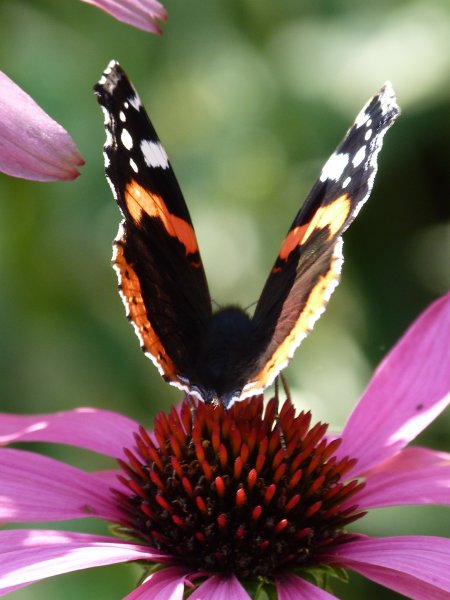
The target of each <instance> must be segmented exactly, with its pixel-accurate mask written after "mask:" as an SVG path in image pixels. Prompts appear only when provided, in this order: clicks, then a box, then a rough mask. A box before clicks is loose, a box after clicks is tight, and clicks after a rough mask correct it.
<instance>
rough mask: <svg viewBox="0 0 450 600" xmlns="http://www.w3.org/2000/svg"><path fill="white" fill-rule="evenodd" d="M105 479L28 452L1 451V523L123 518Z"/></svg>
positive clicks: (117, 520) (4, 449)
mask: <svg viewBox="0 0 450 600" xmlns="http://www.w3.org/2000/svg"><path fill="white" fill-rule="evenodd" d="M108 483H109V482H104V481H103V479H102V478H98V477H96V476H95V475H93V474H91V473H85V472H83V471H81V470H79V469H76V468H75V467H72V466H69V465H65V464H64V463H62V462H59V461H57V460H54V459H53V458H48V457H46V456H41V455H39V454H35V453H33V452H26V451H25V450H13V449H9V448H3V449H2V450H1V451H0V522H1V521H3V522H9V523H11V522H32V521H34V522H38V521H59V520H63V521H64V520H67V519H80V518H85V517H98V518H101V519H106V520H109V521H114V522H120V521H121V519H122V514H121V512H120V511H119V509H118V508H117V506H116V504H115V503H114V497H113V494H112V492H111V489H110V487H109V485H108Z"/></svg>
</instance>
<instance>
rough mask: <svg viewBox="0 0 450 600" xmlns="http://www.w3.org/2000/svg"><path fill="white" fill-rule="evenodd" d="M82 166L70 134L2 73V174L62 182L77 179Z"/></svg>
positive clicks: (0, 90)
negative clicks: (79, 168)
mask: <svg viewBox="0 0 450 600" xmlns="http://www.w3.org/2000/svg"><path fill="white" fill-rule="evenodd" d="M83 164H84V160H83V158H82V156H81V154H80V153H79V151H78V149H77V147H76V146H75V143H74V142H73V140H72V138H71V137H70V135H69V134H68V133H67V131H66V130H65V129H64V128H63V127H61V125H59V124H58V123H57V122H56V121H54V120H53V119H52V118H51V117H49V116H48V115H47V113H45V112H44V111H43V110H42V108H40V107H39V106H38V105H37V104H36V102H35V101H34V100H33V99H32V98H31V97H30V96H29V95H28V94H26V93H25V92H24V91H23V90H22V89H21V88H20V87H19V86H18V85H16V84H15V83H14V82H13V81H12V80H11V79H9V77H7V76H6V75H5V74H4V73H2V72H1V71H0V171H3V172H4V173H7V174H8V175H13V176H14V177H22V178H24V179H34V180H36V181H59V180H66V179H75V177H78V175H79V174H80V173H79V171H78V169H77V167H79V166H81V165H83Z"/></svg>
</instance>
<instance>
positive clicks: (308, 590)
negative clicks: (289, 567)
mask: <svg viewBox="0 0 450 600" xmlns="http://www.w3.org/2000/svg"><path fill="white" fill-rule="evenodd" d="M277 594H278V600H299V598H305V599H307V600H331V599H332V598H336V596H333V595H332V594H330V593H329V592H326V591H325V590H322V589H321V588H318V587H317V586H315V585H313V584H312V583H309V582H308V581H306V580H305V579H302V578H301V577H298V576H297V575H294V574H293V573H288V574H286V575H285V576H284V577H282V578H280V579H279V580H277Z"/></svg>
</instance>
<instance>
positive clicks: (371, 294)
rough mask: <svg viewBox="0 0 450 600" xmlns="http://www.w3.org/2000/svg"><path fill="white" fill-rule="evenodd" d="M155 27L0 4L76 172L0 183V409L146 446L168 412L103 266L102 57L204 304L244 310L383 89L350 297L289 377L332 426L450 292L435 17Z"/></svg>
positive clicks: (392, 523) (306, 6) (187, 9)
mask: <svg viewBox="0 0 450 600" xmlns="http://www.w3.org/2000/svg"><path fill="white" fill-rule="evenodd" d="M166 7H167V9H168V11H169V20H168V23H167V25H166V26H165V28H164V29H165V32H164V35H163V37H161V38H158V37H156V36H152V35H150V34H147V33H144V32H141V31H137V30H135V29H133V28H131V27H128V26H125V25H123V24H121V23H118V22H116V21H114V20H113V19H112V18H111V17H109V16H108V15H106V14H104V13H102V12H100V11H98V10H96V9H94V8H93V7H91V6H88V5H85V4H82V3H81V2H77V1H75V0H73V1H72V2H61V1H60V0H40V1H39V2H36V0H28V1H27V0H2V2H1V3H0V28H1V33H2V35H1V36H0V55H1V58H2V61H1V63H2V64H1V68H2V69H3V70H4V71H5V72H6V73H7V74H8V75H9V76H10V77H12V78H13V79H14V80H15V81H16V82H17V83H18V84H20V85H21V86H22V87H23V88H24V89H25V90H26V91H27V92H28V93H29V94H30V95H31V96H32V97H33V98H34V99H35V100H36V101H38V102H39V103H40V104H41V106H42V107H43V108H45V110H46V111H47V112H48V113H49V114H50V115H51V116H53V117H54V118H55V119H57V120H58V121H59V122H60V123H61V124H62V125H63V126H64V127H65V128H66V129H67V130H68V131H69V132H70V133H71V135H72V136H73V138H74V139H75V141H76V143H77V145H78V147H79V148H80V150H81V152H82V154H83V156H84V158H85V159H86V166H85V167H84V168H83V174H82V176H81V177H80V178H79V179H78V180H77V181H75V182H72V183H55V184H38V183H34V182H29V181H20V180H15V179H12V178H9V177H6V176H3V175H0V212H1V217H0V282H1V283H0V331H1V335H0V404H1V410H4V411H9V412H18V413H32V412H45V411H56V410H61V409H68V408H70V407H76V406H83V405H84V406H96V407H104V408H110V409H114V410H117V411H120V412H123V413H126V414H128V415H130V416H133V417H135V418H138V419H140V420H141V421H142V422H143V423H145V424H147V425H149V426H150V424H151V417H152V416H153V415H154V414H155V412H156V411H157V410H159V409H161V408H167V407H168V406H169V405H170V404H171V403H172V402H175V401H177V399H179V394H178V393H177V392H176V391H175V390H173V389H171V388H169V386H167V385H165V384H164V383H163V382H162V381H161V379H160V377H159V375H158V374H157V372H156V369H155V368H154V367H153V366H152V365H151V363H150V362H149V361H148V360H147V359H146V358H145V357H144V355H143V354H142V353H141V352H140V350H139V345H138V342H137V339H136V338H135V336H134V333H133V331H132V329H131V328H130V326H129V324H128V323H127V320H126V319H125V317H124V310H123V307H122V304H121V301H120V299H119V297H118V294H117V292H116V279H115V274H114V273H113V271H112V269H111V267H110V256H111V240H112V238H113V237H114V236H115V233H116V230H117V226H118V222H119V213H118V210H117V208H116V207H115V205H114V202H113V200H112V197H111V193H110V190H109V188H108V186H107V184H106V181H105V179H104V176H103V163H102V152H101V149H102V144H103V141H104V131H103V119H102V116H101V112H100V110H99V107H98V105H97V103H96V101H95V98H94V96H93V93H92V85H93V84H94V83H95V82H96V81H97V80H98V79H99V77H100V75H101V73H102V70H103V69H104V67H105V66H106V64H107V63H108V61H109V60H110V59H111V58H116V59H117V60H119V62H120V63H121V64H122V66H123V67H124V68H125V70H126V71H127V72H128V74H129V76H130V78H131V79H132V80H133V82H134V83H135V85H136V87H137V88H138V90H139V93H140V95H141V97H142V99H143V101H144V104H145V105H146V107H147V109H148V112H149V114H150V115H151V118H152V120H153V122H154V124H155V127H156V129H157V131H158V132H159V135H160V137H161V138H162V140H163V143H164V145H165V147H166V149H167V151H168V152H169V154H170V157H171V160H172V164H173V165H174V167H175V169H176V173H177V176H178V179H179V181H180V184H181V187H182V189H183V190H184V194H185V197H186V199H187V202H188V205H189V208H190V211H191V215H192V217H193V220H194V223H195V225H196V230H197V234H198V237H199V241H200V246H201V248H202V255H203V260H204V262H205V265H206V269H207V273H208V278H209V282H210V286H211V291H212V294H213V296H214V298H215V300H216V301H217V302H219V303H221V304H223V303H226V302H228V301H239V302H240V303H241V304H243V305H244V306H247V305H250V304H251V303H252V302H253V301H254V300H255V299H256V298H257V297H258V295H259V292H260V289H261V287H262V285H263V283H264V280H265V277H266V276H267V274H268V271H269V269H270V267H271V265H272V262H273V260H274V258H275V255H276V253H277V251H278V248H279V244H280V242H281V240H282V238H283V236H284V234H285V232H286V230H287V228H288V227H289V225H290V223H291V221H292V219H293V217H294V215H295V213H296V211H297V210H298V208H299V206H300V204H301V202H302V201H303V198H304V197H305V195H306V193H307V192H308V189H309V188H310V186H311V185H312V184H313V182H314V179H315V178H316V177H317V176H318V174H319V172H320V168H321V166H322V164H323V163H324V162H325V160H326V159H327V158H328V156H329V155H330V153H331V152H332V151H333V149H334V147H335V146H336V145H337V143H338V142H339V140H340V139H341V138H342V136H343V135H344V133H345V131H346V130H347V128H348V127H349V126H350V125H351V123H352V121H353V119H354V117H355V116H356V114H357V112H358V111H359V109H360V108H361V107H362V105H363V104H364V103H365V101H366V100H367V99H368V98H369V97H370V96H371V95H372V94H373V93H375V92H376V91H377V89H378V88H379V87H380V86H381V84H382V83H383V82H384V81H385V80H386V79H390V80H391V81H392V83H393V85H394V88H395V89H396V91H397V95H398V100H399V103H400V105H401V107H402V111H403V114H402V116H401V118H400V119H399V121H398V122H397V123H396V124H395V125H394V127H393V129H392V130H391V131H390V132H389V133H388V135H387V136H386V139H385V147H384V149H383V151H382V153H381V155H380V170H379V173H378V177H377V181H376V185H375V188H374V192H373V194H372V197H371V200H370V201H369V203H368V205H367V206H366V207H365V208H364V210H363V211H362V213H361V215H360V216H359V217H358V221H357V222H356V223H355V224H354V225H353V226H352V228H351V229H350V230H349V232H348V233H347V234H346V236H345V256H346V263H345V265H344V271H343V281H342V283H341V285H340V287H339V288H338V290H337V292H336V294H335V296H334V297H333V299H332V301H331V303H330V307H329V309H328V310H327V313H326V315H325V316H324V317H323V318H322V319H321V321H320V323H318V324H317V325H316V328H315V330H314V332H313V334H312V335H311V336H310V338H308V340H306V341H305V342H304V343H303V345H302V346H301V348H300V349H299V350H298V351H297V354H296V357H295V360H294V361H293V362H292V364H291V366H290V367H289V369H288V370H287V376H288V379H289V381H290V382H291V385H292V388H293V393H294V396H295V399H296V401H297V402H298V404H299V405H300V406H302V407H303V406H308V407H310V408H312V410H313V414H314V416H315V418H317V419H324V420H326V421H328V422H331V423H332V424H333V425H335V426H341V425H342V424H343V422H344V420H345V417H346V415H347V414H348V412H349V411H350V409H351V407H352V406H353V405H354V403H355V402H356V400H357V398H358V395H359V394H360V393H361V391H362V390H363V388H364V386H365V384H366V383H367V381H368V378H369V377H370V373H371V372H372V371H373V368H374V367H375V366H376V364H377V363H378V362H379V360H380V359H381V358H382V357H383V356H384V354H385V353H386V351H387V350H388V349H389V348H390V347H391V346H392V344H393V343H394V342H395V341H396V340H397V339H398V338H399V337H400V336H401V334H402V333H403V331H404V330H405V329H406V327H407V326H408V324H409V323H411V322H412V320H413V319H414V318H415V317H416V316H417V315H418V313H419V312H420V311H421V310H422V309H423V308H424V307H425V306H426V305H427V304H428V303H429V302H430V301H431V300H432V299H434V298H436V297H437V296H438V295H440V294H441V293H443V292H444V291H445V290H446V289H447V288H448V283H449V281H448V278H449V267H448V264H449V256H450V254H449V237H450V236H449V228H448V222H447V221H446V218H447V217H448V208H449V189H450V169H449V164H450V78H449V73H450V5H449V3H448V0H417V1H409V0H380V1H379V2H376V3H373V2H365V3H361V2H356V1H355V0H341V1H338V0H328V1H324V0H316V1H314V2H313V1H311V0H310V1H307V0H282V1H281V2H278V3H275V2H268V1H266V0H240V1H238V0H228V1H227V0H208V2H204V1H202V0H191V1H190V2H185V1H184V2H180V1H178V2H176V1H175V0H170V1H168V2H166ZM449 437H450V436H449V417H448V414H447V416H445V415H444V416H442V417H440V418H439V419H438V421H437V422H436V423H435V424H433V425H432V426H431V427H430V428H429V431H427V432H426V433H425V434H424V435H423V436H422V438H421V440H420V441H421V442H422V443H426V444H427V445H429V446H431V447H437V448H441V449H447V450H448V449H450V448H449ZM57 452H58V453H59V454H58V455H59V456H63V457H64V459H65V460H75V459H74V458H73V456H74V455H73V454H72V452H71V451H70V450H67V449H64V450H57ZM84 460H86V459H85V458H84ZM92 468H94V466H92ZM445 521H446V522H447V524H448V522H449V520H448V512H447V513H446V517H445V516H443V512H442V509H437V508H435V507H427V508H420V509H418V508H414V509H407V508H399V509H392V511H376V512H375V513H373V514H372V515H370V518H368V520H367V521H366V522H363V524H364V525H366V526H367V527H366V531H367V532H368V533H371V534H373V535H395V534H402V533H403V534H414V533H423V534H426V533H429V534H436V535H442V534H444V533H445V532H443V528H442V526H443V523H444V522H445ZM446 533H449V531H447V532H446ZM136 577H137V574H136V571H135V570H133V567H127V566H123V565H122V566H118V567H115V568H112V567H111V568H108V570H104V569H96V570H92V571H90V572H82V573H78V574H70V575H66V576H64V577H60V578H56V579H54V580H49V581H45V582H42V583H40V584H38V585H36V586H32V587H30V588H28V589H25V590H23V591H20V592H17V593H16V594H15V597H16V598H18V599H21V600H26V599H28V598H33V599H37V598H41V597H42V598H48V597H52V598H59V597H65V598H70V597H71V596H72V597H74V598H75V597H76V598H80V597H83V598H95V599H96V600H101V599H103V598H105V599H106V598H108V599H110V598H119V597H121V596H123V595H125V594H126V593H127V591H128V590H130V589H131V588H132V587H133V583H134V582H135V581H136ZM71 590H72V591H71ZM381 593H382V594H383V598H395V597H398V596H397V595H395V594H390V593H388V592H386V591H381V588H379V587H377V586H375V585H374V584H371V583H369V582H367V581H365V580H364V581H363V580H362V578H359V577H356V576H353V575H352V576H351V579H350V585H346V586H343V588H342V589H339V594H340V596H341V597H342V598H347V599H350V598H362V597H364V598H367V599H369V598H379V597H380V594H381Z"/></svg>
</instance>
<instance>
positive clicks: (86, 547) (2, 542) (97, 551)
mask: <svg viewBox="0 0 450 600" xmlns="http://www.w3.org/2000/svg"><path fill="white" fill-rule="evenodd" d="M132 560H150V561H152V562H153V561H154V562H169V563H170V562H171V560H172V559H171V557H169V556H167V555H166V554H164V553H160V552H157V551H153V550H152V549H151V548H149V547H147V546H141V545H138V544H129V543H126V542H122V541H120V540H118V539H114V538H109V537H106V536H98V535H90V534H85V533H73V532H69V531H48V530H29V529H18V530H13V531H8V530H4V531H0V595H4V594H6V593H8V592H10V591H12V590H13V589H17V588H19V587H22V586H24V585H28V584H30V583H33V582H35V581H39V580H41V579H45V578H46V577H52V576H54V575H60V574H61V573H69V572H70V571H78V570H80V569H88V568H90V567H99V566H103V565H112V564H115V563H120V562H128V561H132Z"/></svg>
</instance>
